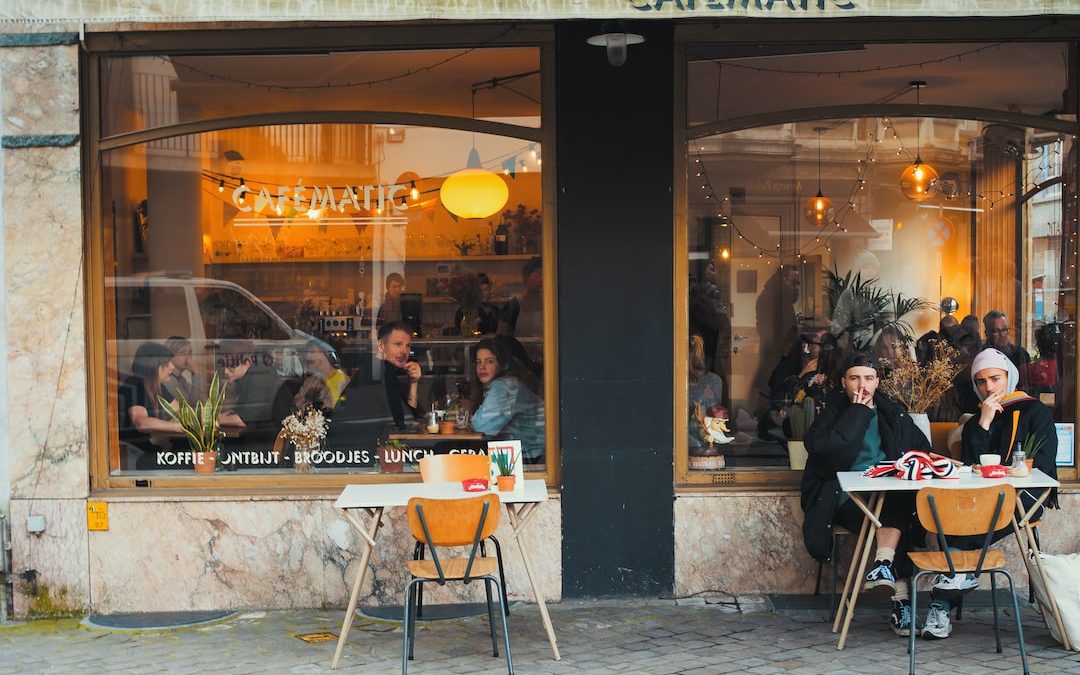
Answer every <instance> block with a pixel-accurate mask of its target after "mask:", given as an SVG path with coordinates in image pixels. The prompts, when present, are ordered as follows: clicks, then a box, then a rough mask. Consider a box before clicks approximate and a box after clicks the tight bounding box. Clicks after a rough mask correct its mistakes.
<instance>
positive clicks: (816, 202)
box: [805, 127, 834, 228]
mask: <svg viewBox="0 0 1080 675" xmlns="http://www.w3.org/2000/svg"><path fill="white" fill-rule="evenodd" d="M827 130H828V127H814V131H816V132H817V135H818V136H817V194H816V195H814V196H813V197H811V198H810V199H808V200H807V201H806V211H805V215H806V222H808V223H810V224H811V225H813V226H814V227H817V228H820V227H822V226H824V225H825V223H827V222H829V221H830V220H832V217H833V213H834V211H833V205H832V200H831V199H829V198H828V197H826V196H825V195H823V194H822V193H821V132H823V131H827Z"/></svg>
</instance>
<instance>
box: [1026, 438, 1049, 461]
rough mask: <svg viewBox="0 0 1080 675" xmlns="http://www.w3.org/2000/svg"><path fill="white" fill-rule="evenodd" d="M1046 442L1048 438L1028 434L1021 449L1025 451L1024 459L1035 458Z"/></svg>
mask: <svg viewBox="0 0 1080 675" xmlns="http://www.w3.org/2000/svg"><path fill="white" fill-rule="evenodd" d="M1045 444H1046V439H1045V438H1043V437H1041V436H1036V435H1035V434H1030V435H1028V437H1027V438H1025V439H1024V442H1023V443H1022V444H1021V446H1020V449H1021V450H1023V451H1024V459H1034V458H1035V455H1037V454H1039V451H1040V450H1042V449H1043V445H1045Z"/></svg>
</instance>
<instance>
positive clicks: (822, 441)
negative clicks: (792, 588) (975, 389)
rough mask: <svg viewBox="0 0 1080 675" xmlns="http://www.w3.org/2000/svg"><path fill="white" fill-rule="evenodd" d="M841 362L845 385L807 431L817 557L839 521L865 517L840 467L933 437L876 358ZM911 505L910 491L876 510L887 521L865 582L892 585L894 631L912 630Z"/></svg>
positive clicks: (806, 478) (922, 444)
mask: <svg viewBox="0 0 1080 675" xmlns="http://www.w3.org/2000/svg"><path fill="white" fill-rule="evenodd" d="M844 365H845V367H844V371H843V378H842V379H841V385H842V389H841V390H840V391H834V392H833V393H831V394H830V395H829V396H828V398H827V399H826V403H825V409H824V411H822V413H821V414H820V415H818V416H817V417H816V418H815V419H814V423H813V425H811V427H810V429H809V430H808V431H807V432H806V441H805V442H806V451H807V453H808V459H807V462H806V470H805V471H804V472H803V479H802V500H801V503H802V507H803V511H804V513H805V514H806V515H805V520H804V525H803V537H804V541H805V543H806V548H807V550H808V551H809V552H810V553H811V555H813V556H814V557H815V558H817V559H819V560H820V559H822V557H826V558H827V557H828V556H829V555H830V554H831V549H832V540H831V537H832V528H833V527H834V526H835V525H842V526H843V527H845V528H847V529H848V530H849V531H851V532H858V531H859V529H860V527H861V526H862V523H863V513H862V511H861V510H860V509H859V508H858V506H857V505H856V504H855V503H854V502H853V501H851V498H850V497H848V495H847V494H845V493H842V492H841V491H840V484H839V480H838V479H837V477H836V473H837V472H838V471H863V470H865V469H868V468H870V467H872V466H874V465H875V464H877V463H878V462H880V461H883V460H893V461H895V460H897V459H899V458H900V455H902V454H903V453H905V452H907V451H908V450H923V451H926V452H929V451H930V442H929V441H928V440H927V439H926V436H924V435H923V432H922V431H920V430H919V428H918V427H917V426H915V423H914V422H913V421H912V420H911V416H910V415H908V413H907V412H906V411H905V410H904V408H903V406H902V405H900V403H898V402H896V401H894V400H893V399H891V398H889V397H888V396H886V395H885V393H884V392H883V391H881V390H880V389H878V385H879V383H880V379H879V372H880V365H879V364H878V361H877V359H876V358H874V357H873V356H872V355H870V354H867V353H865V352H856V353H854V354H852V355H851V356H850V357H848V359H847V361H846V363H845V364H844ZM914 512H915V496H914V493H913V492H890V493H888V494H887V495H886V497H885V502H884V505H883V507H882V510H881V515H880V517H879V520H880V522H881V524H882V527H881V528H879V529H878V530H877V533H876V534H875V542H876V545H877V552H876V554H875V556H874V565H873V567H872V568H871V569H870V571H869V573H867V575H866V578H865V579H864V580H863V585H864V588H867V589H871V588H879V587H884V588H887V589H888V590H890V591H891V592H892V600H893V608H892V614H891V616H890V625H891V626H892V629H893V631H894V632H895V633H896V634H897V635H909V634H910V631H911V630H912V629H913V626H912V616H911V604H910V600H909V595H908V590H909V585H908V580H909V579H910V578H911V574H912V571H913V566H912V563H911V559H910V558H909V557H908V555H907V552H908V550H909V548H908V547H909V546H910V540H911V535H912V527H913V524H914V522H915V519H914V515H913V514H914Z"/></svg>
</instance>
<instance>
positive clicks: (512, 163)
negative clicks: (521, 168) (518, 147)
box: [502, 155, 517, 179]
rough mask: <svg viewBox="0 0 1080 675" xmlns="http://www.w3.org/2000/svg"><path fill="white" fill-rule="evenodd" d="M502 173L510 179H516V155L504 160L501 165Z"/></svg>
mask: <svg viewBox="0 0 1080 675" xmlns="http://www.w3.org/2000/svg"><path fill="white" fill-rule="evenodd" d="M502 168H503V171H504V172H506V173H508V174H509V175H510V177H511V178H514V179H516V178H517V155H514V156H513V157H510V158H508V159H504V160H503V163H502Z"/></svg>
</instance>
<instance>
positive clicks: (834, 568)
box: [817, 534, 840, 621]
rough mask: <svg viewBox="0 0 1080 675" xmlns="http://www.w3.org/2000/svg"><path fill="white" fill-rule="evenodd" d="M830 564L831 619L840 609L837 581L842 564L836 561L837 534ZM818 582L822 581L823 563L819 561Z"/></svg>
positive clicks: (834, 538)
mask: <svg viewBox="0 0 1080 675" xmlns="http://www.w3.org/2000/svg"><path fill="white" fill-rule="evenodd" d="M829 564H830V565H831V566H832V588H831V589H830V591H829V621H832V620H833V619H835V618H836V611H837V610H838V609H839V607H838V606H837V605H838V603H837V602H836V582H837V580H838V579H839V578H840V566H839V565H838V564H837V563H836V535H835V534H833V535H832V558H830V561H829ZM817 573H818V583H819V584H820V583H821V563H818V570H817Z"/></svg>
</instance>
